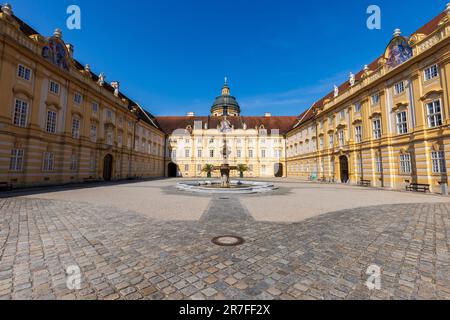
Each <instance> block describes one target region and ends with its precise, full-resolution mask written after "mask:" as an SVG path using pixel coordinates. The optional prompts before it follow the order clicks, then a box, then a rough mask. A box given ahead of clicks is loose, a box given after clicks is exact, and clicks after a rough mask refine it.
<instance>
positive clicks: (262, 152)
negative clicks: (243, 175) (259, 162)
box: [261, 150, 266, 159]
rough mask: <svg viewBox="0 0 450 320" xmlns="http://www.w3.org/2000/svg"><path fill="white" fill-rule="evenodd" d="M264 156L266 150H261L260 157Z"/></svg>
mask: <svg viewBox="0 0 450 320" xmlns="http://www.w3.org/2000/svg"><path fill="white" fill-rule="evenodd" d="M265 157H266V150H261V158H263V159H264V158H265Z"/></svg>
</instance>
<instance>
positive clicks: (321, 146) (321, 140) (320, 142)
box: [319, 137, 323, 150]
mask: <svg viewBox="0 0 450 320" xmlns="http://www.w3.org/2000/svg"><path fill="white" fill-rule="evenodd" d="M319 145H320V150H322V149H323V137H319Z"/></svg>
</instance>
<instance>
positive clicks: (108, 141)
mask: <svg viewBox="0 0 450 320" xmlns="http://www.w3.org/2000/svg"><path fill="white" fill-rule="evenodd" d="M113 140H114V139H113V131H112V129H108V130H106V144H107V145H108V146H112V145H113ZM136 146H137V144H136ZM136 151H137V150H136Z"/></svg>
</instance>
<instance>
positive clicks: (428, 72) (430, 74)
mask: <svg viewBox="0 0 450 320" xmlns="http://www.w3.org/2000/svg"><path fill="white" fill-rule="evenodd" d="M423 73H424V78H425V81H429V80H431V79H434V78H437V77H438V75H439V73H438V66H437V64H435V65H432V66H431V67H428V68H426V69H425V70H424V71H423Z"/></svg>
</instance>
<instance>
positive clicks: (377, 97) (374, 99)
mask: <svg viewBox="0 0 450 320" xmlns="http://www.w3.org/2000/svg"><path fill="white" fill-rule="evenodd" d="M370 101H371V104H372V106H376V105H377V104H379V103H380V94H379V93H375V94H373V95H372V96H371V97H370Z"/></svg>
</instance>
